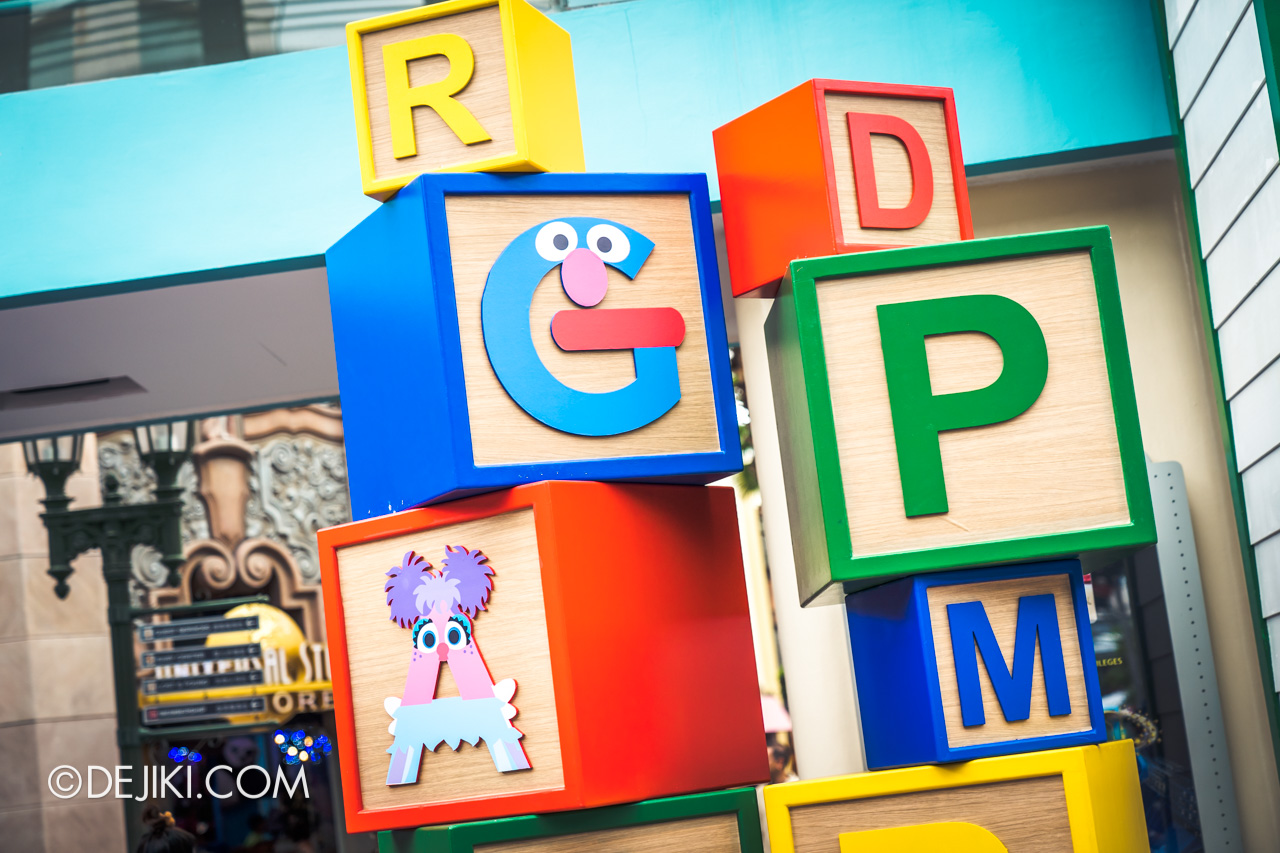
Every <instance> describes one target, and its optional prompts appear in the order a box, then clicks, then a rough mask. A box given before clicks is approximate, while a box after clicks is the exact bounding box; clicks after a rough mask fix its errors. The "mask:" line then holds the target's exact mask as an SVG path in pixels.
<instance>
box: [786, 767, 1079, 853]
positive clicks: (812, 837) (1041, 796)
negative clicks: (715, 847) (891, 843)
mask: <svg viewBox="0 0 1280 853" xmlns="http://www.w3.org/2000/svg"><path fill="white" fill-rule="evenodd" d="M949 821H959V822H963V823H972V824H977V825H978V826H981V827H983V828H984V829H988V830H990V831H991V832H992V833H994V834H995V835H996V836H997V837H998V838H999V839H1000V840H1001V841H1002V842H1003V843H1004V845H1005V847H1007V848H1008V849H1009V853H1070V851H1071V849H1072V847H1071V826H1070V823H1069V822H1068V820H1067V798H1066V794H1065V793H1064V791H1063V786H1062V777H1061V776H1046V777H1043V778H1038V779H1017V780H1014V781H1011V782H994V783H992V784H989V785H969V786H965V787H960V788H944V789H942V790H937V791H920V792H915V793H909V794H891V795H889V796H884V797H866V798H863V799H856V800H844V801H840V802H831V803H815V804H813V805H805V806H795V807H793V808H792V809H791V828H792V832H793V834H794V838H795V850H796V853H840V833H842V832H858V831H861V830H867V829H890V828H893V827H900V826H916V825H918V824H922V823H942V822H949ZM939 853H941V851H939Z"/></svg>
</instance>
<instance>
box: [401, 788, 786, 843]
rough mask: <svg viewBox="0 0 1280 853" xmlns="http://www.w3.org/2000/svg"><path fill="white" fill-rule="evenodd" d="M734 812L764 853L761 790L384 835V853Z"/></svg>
mask: <svg viewBox="0 0 1280 853" xmlns="http://www.w3.org/2000/svg"><path fill="white" fill-rule="evenodd" d="M728 813H733V814H735V815H736V817H737V820H738V838H739V843H740V845H741V849H742V853H764V843H763V841H762V839H761V834H760V812H759V807H758V806H757V802H756V789H755V788H734V789H731V790H728V791H709V792H706V793H702V794H689V795H686V796H681V797H664V798H662V799H656V800H645V801H643V802H639V803H630V804H627V805H621V806H605V807H604V808H597V809H583V810H580V811H566V812H553V813H551V814H543V815H523V816H521V817H506V818H497V819H495V820H480V821H474V822H471V823H455V824H449V825H446V826H429V827H421V828H419V829H409V830H394V831H388V832H379V833H378V851H379V853H473V851H474V850H475V848H476V846H477V845H481V844H493V843H495V842H500V841H520V840H524V839H531V838H555V837H558V836H564V835H573V834H576V833H580V832H595V831H598V830H602V829H617V828H620V827H627V826H640V825H644V824H650V823H663V822H666V821H672V820H680V819H682V818H691V817H707V816H710V815H717V814H728Z"/></svg>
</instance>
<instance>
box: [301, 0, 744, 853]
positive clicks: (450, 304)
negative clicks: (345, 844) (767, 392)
mask: <svg viewBox="0 0 1280 853" xmlns="http://www.w3.org/2000/svg"><path fill="white" fill-rule="evenodd" d="M348 41H349V55H350V59H351V69H352V85H353V90H354V94H355V109H356V125H357V131H358V136H359V147H360V161H361V167H362V174H363V178H364V188H365V192H366V193H367V194H369V195H371V196H373V197H375V198H377V199H379V200H380V201H382V202H383V204H382V205H381V206H380V207H379V208H378V209H377V210H376V211H375V212H374V213H372V214H371V215H370V216H369V217H368V218H366V219H365V220H364V221H363V222H361V223H359V224H358V225H356V226H355V227H354V228H353V229H352V230H351V231H350V232H349V233H348V234H347V235H346V236H344V237H343V238H342V239H341V240H339V241H338V242H337V244H335V245H334V246H333V247H332V249H331V250H330V251H329V252H328V253H327V255H326V264H327V271H328V279H329V292H330V298H331V303H332V313H333V334H334V340H335V345H336V351H337V362H338V378H339V383H340V388H341V394H342V409H343V421H344V429H345V441H346V451H347V468H348V478H349V484H350V490H351V503H352V511H353V515H354V517H355V518H356V519H357V520H356V521H354V522H352V523H351V524H347V525H343V526H340V527H336V528H331V529H328V530H325V531H322V532H321V533H320V537H319V538H320V546H321V547H320V551H321V562H322V574H323V583H324V595H325V607H326V617H327V622H328V625H329V642H330V645H329V649H330V655H331V656H332V659H333V660H332V666H333V671H334V701H335V713H336V717H337V724H338V738H337V740H338V747H339V748H338V753H339V755H340V756H341V758H340V761H341V771H342V786H343V801H344V805H345V809H346V823H347V826H348V828H349V829H351V830H352V831H371V830H403V831H404V832H400V833H395V834H391V833H384V835H383V837H382V839H381V844H382V847H383V849H384V850H392V849H394V850H400V849H406V850H408V849H412V850H422V851H426V850H431V851H436V850H447V851H461V850H467V851H470V850H472V848H473V847H474V846H476V845H479V844H483V845H485V847H484V849H485V850H497V849H501V850H512V851H514V850H521V851H532V850H578V849H584V850H585V849H588V848H589V847H591V848H604V849H616V850H623V849H633V848H637V849H638V847H643V848H644V849H686V850H698V851H705V853H729V851H753V853H754V851H758V850H759V849H760V838H759V831H758V830H759V823H758V816H757V812H756V805H755V798H754V792H753V791H750V790H749V789H748V790H746V791H744V790H743V789H742V786H746V785H752V784H755V783H758V782H762V781H764V780H765V779H767V777H768V770H767V758H766V752H765V748H764V747H765V744H764V731H763V722H762V718H761V706H760V699H759V691H758V686H757V681H756V675H755V663H754V654H753V646H752V640H751V627H750V620H749V615H748V609H747V595H746V582H745V577H744V573H743V566H742V555H741V552H740V545H739V535H738V528H737V512H736V506H735V500H734V495H733V492H732V490H731V489H727V488H723V487H721V488H717V487H708V486H706V485H705V484H706V483H708V482H710V481H713V480H716V479H720V478H722V477H724V476H726V475H727V474H730V473H732V472H735V471H738V470H740V469H741V466H742V458H741V449H740V447H739V443H738V437H737V421H736V415H735V404H734V398H733V388H732V382H731V377H730V372H729V365H728V345H727V342H726V338H725V322H724V309H723V305H722V302H721V297H720V286H719V281H718V277H717V267H716V256H715V246H714V243H713V238H712V224H711V213H710V205H709V199H708V191H707V181H706V177H705V176H704V175H602V174H589V173H586V172H583V171H582V169H583V153H582V142H581V134H580V130H579V126H578V116H577V106H576V94H575V90H574V80H573V62H572V55H571V53H570V44H569V37H568V35H567V34H566V33H565V32H564V31H563V30H561V29H560V28H559V27H557V26H556V25H555V24H554V23H552V22H551V21H550V20H549V19H548V18H546V17H545V16H543V15H542V14H541V13H540V12H538V11H536V10H535V9H533V8H532V7H531V6H529V5H528V4H527V3H525V2H523V0H453V2H445V3H438V4H434V5H429V6H426V7H422V8H418V9H412V10H409V11H406V12H401V13H397V14H394V15H388V16H385V17H381V18H375V19H372V20H369V21H362V22H359V23H354V24H351V25H350V26H349V27H348ZM518 173H523V174H518ZM723 789H730V790H723ZM705 792H712V793H705ZM531 815H532V816H531ZM427 825H435V826H434V828H430V829H426V828H422V827H425V826H427ZM495 845H496V846H495ZM645 845H647V846H645Z"/></svg>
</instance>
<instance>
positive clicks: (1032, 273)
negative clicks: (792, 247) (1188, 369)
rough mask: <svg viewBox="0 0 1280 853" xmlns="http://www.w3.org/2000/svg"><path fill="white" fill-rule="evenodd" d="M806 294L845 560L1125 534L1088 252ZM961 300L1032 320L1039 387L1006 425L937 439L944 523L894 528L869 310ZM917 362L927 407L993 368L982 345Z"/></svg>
mask: <svg viewBox="0 0 1280 853" xmlns="http://www.w3.org/2000/svg"><path fill="white" fill-rule="evenodd" d="M817 292H818V309H819V314H820V316H821V320H822V339H823V346H824V348H825V351H826V360H827V373H828V378H829V381H830V389H831V401H832V409H833V413H834V417H835V427H836V442H837V445H838V448H839V455H840V467H841V476H842V478H843V483H844V493H845V505H846V509H847V512H848V518H849V528H850V538H851V540H852V548H853V555H854V556H855V557H864V556H871V555H875V554H886V553H893V552H902V551H914V550H925V549H931V548H942V547H947V546H952V545H963V544H969V543H974V542H991V541H999V540H1006V539H1014V538H1021V537H1028V536H1040V535H1045V534H1050V533H1063V532H1068V531H1077V530H1088V529H1092V528H1096V527H1109V526H1115V525H1121V524H1125V523H1127V522H1128V521H1129V509H1128V504H1127V503H1126V500H1125V489H1124V477H1123V472H1122V470H1121V467H1120V448H1119V444H1118V442H1117V438H1116V424H1115V416H1114V413H1113V408H1112V404H1111V391H1110V386H1109V384H1108V379H1107V365H1106V359H1105V354H1104V352H1103V346H1102V332H1101V327H1100V322H1099V318H1098V304H1097V297H1096V293H1095V290H1094V282H1093V273H1092V268H1091V266H1090V261H1089V253H1088V252H1087V251H1080V252H1067V253H1061V254H1052V255H1036V256H1030V257H1022V258H1009V259H1005V260H999V261H987V262H982V263H974V264H965V265H958V266H948V267H932V268H928V269H922V270H907V271H901V272H893V273H884V274H879V275H869V276H859V277H852V278H847V279H831V280H827V281H820V282H819V283H818V291H817ZM968 294H997V295H1001V296H1006V297H1008V298H1010V299H1012V300H1014V301H1015V302H1018V303H1019V304H1020V305H1022V306H1023V307H1025V308H1026V309H1027V310H1028V311H1029V312H1031V314H1032V316H1034V317H1035V319H1036V322H1037V323H1038V324H1039V325H1040V329H1041V331H1042V332H1043V333H1044V337H1045V343H1046V345H1047V347H1048V352H1049V375H1048V379H1047V380H1046V382H1045V387H1044V390H1043V391H1042V392H1041V394H1040V397H1039V399H1037V400H1036V402H1035V403H1034V404H1032V406H1031V408H1030V409H1028V410H1027V411H1026V412H1024V413H1022V414H1021V415H1019V416H1018V417H1016V418H1014V419H1012V420H1010V421H1005V422H1003V423H999V424H992V425H990V426H985V427H977V428H973V429H964V430H951V431H947V432H944V433H942V434H941V436H940V440H941V447H942V467H943V473H944V476H945V478H946V486H947V499H948V503H949V506H950V510H949V511H948V512H946V513H942V514H939V515H930V516H917V517H915V518H907V516H906V514H905V510H904V508H903V502H902V485H901V481H900V479H899V476H898V455H897V448H896V446H895V444H894V438H893V424H892V421H891V419H890V414H889V392H888V389H887V387H886V386H885V373H884V358H883V355H882V353H881V348H880V327H879V323H878V321H877V318H876V306H877V305H880V304H891V303H898V302H911V301H915V300H922V299H937V298H941V297H947V296H961V295H968ZM928 352H929V370H930V378H931V381H932V386H933V388H934V389H935V391H936V392H938V393H947V392H954V391H962V390H970V389H974V388H981V387H984V386H985V385H987V384H989V383H990V382H991V381H992V380H994V379H995V377H996V376H998V375H999V373H1000V370H1001V366H1002V364H1003V360H1002V356H1001V354H1000V352H999V348H998V347H997V346H995V345H994V343H993V342H992V341H991V339H989V338H987V337H986V336H985V335H978V334H965V335H947V336H939V337H938V338H936V339H933V340H929V341H928ZM944 356H945V357H944Z"/></svg>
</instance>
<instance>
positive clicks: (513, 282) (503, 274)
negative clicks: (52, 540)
mask: <svg viewBox="0 0 1280 853" xmlns="http://www.w3.org/2000/svg"><path fill="white" fill-rule="evenodd" d="M653 248H654V244H653V241H652V240H650V239H649V238H648V237H646V236H644V235H643V234H641V233H640V232H639V231H636V230H635V229H633V228H628V227H627V226H625V225H622V224H621V223H618V222H613V221H610V220H608V219H598V218H596V217H590V216H569V217H565V218H563V219H553V220H549V221H547V222H543V223H540V224H538V225H535V226H534V227H532V228H530V229H529V230H527V231H525V232H524V233H523V234H521V235H520V236H518V237H516V238H515V239H514V240H512V241H511V243H510V244H508V245H507V247H506V249H504V250H503V251H502V254H501V255H499V256H498V259H497V260H496V261H494V264H493V267H492V268H491V269H490V270H489V278H488V280H487V281H486V282H485V289H484V295H483V296H482V297H481V301H480V319H481V326H482V328H483V331H484V341H485V349H486V351H487V352H488V354H489V363H490V365H491V366H492V367H493V371H494V373H495V374H497V376H498V380H499V381H500V382H501V383H502V387H503V388H505V389H506V392H507V393H508V394H509V395H511V399H512V400H514V401H515V402H516V404H517V405H519V406H520V408H522V409H524V411H526V412H527V413H529V414H530V415H531V416H533V417H534V418H536V419H538V420H539V421H541V422H542V423H544V424H546V425H547V426H549V427H552V428H554V429H558V430H561V431H563V432H567V433H572V434H574V435H590V436H608V435H619V434H621V433H625V432H630V431H631V430H634V429H639V428H640V427H642V426H645V425H647V424H650V423H653V422H654V421H656V420H657V419H658V418H660V417H662V416H663V415H664V414H666V413H667V412H668V411H670V410H671V408H672V407H673V406H675V404H676V403H677V402H679V400H680V378H679V375H678V373H677V371H676V350H675V347H674V346H661V347H643V348H638V349H634V350H633V354H634V357H635V371H636V378H635V380H634V381H632V382H631V383H630V384H628V385H626V386H624V387H622V388H619V389H617V390H616V391H608V392H604V393H589V392H586V391H579V390H577V389H574V388H570V387H569V386H567V385H565V384H564V383H562V382H561V381H560V380H558V379H556V378H555V376H553V375H552V374H551V372H550V371H549V370H547V368H546V366H545V365H544V364H543V363H542V359H541V358H540V357H539V356H538V353H537V350H536V349H535V348H534V345H533V336H532V329H531V328H530V325H529V309H530V305H531V304H532V302H533V294H534V291H535V290H537V288H538V285H539V284H540V283H541V281H542V279H543V277H545V276H546V274H547V273H548V272H550V271H551V270H552V269H554V268H555V267H556V266H558V265H559V266H560V267H561V282H562V284H563V286H564V289H565V293H566V295H568V296H569V298H570V299H572V300H573V301H574V302H575V303H577V304H578V305H581V306H583V307H591V306H594V305H596V304H598V303H599V302H600V300H602V299H603V298H604V296H605V290H606V289H607V288H608V279H607V276H606V275H605V274H604V267H605V266H610V267H613V268H614V269H616V270H618V271H619V272H621V273H622V274H623V275H625V276H627V277H628V278H635V277H636V275H637V274H638V273H639V272H640V268H641V267H642V266H643V265H644V263H645V261H646V260H648V258H649V255H650V254H651V253H652V252H653Z"/></svg>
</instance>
